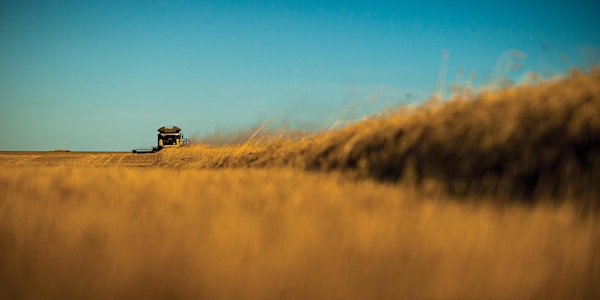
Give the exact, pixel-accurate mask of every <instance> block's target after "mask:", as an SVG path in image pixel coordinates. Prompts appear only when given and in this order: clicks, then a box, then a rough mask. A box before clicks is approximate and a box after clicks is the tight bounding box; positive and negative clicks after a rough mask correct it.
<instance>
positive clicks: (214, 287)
mask: <svg viewBox="0 0 600 300" xmlns="http://www.w3.org/2000/svg"><path fill="white" fill-rule="evenodd" d="M5 170H6V171H7V172H4V173H2V174H1V175H0V189H1V190H2V196H1V197H0V237H1V238H0V282H2V288H0V297H1V298H3V299H11V298H19V299H39V298H44V299H64V298H77V299H82V298H85V299H94V298H95V299H107V298H110V299H124V298H129V299H130V298H144V299H148V298H154V299H156V298H178V299H198V298H200V299H203V298H208V299H223V298H228V299H231V298H235V299H281V298H291V299H306V298H321V299H323V298H326V299H373V298H387V299H389V298H410V299H419V298H427V299H430V298H438V299H439V298H454V299H458V298H460V299H468V298H471V299H482V298H495V299H514V298H538V299H539V298H548V297H550V298H580V299H581V298H592V297H595V296H598V295H600V294H599V289H598V286H597V285H596V283H597V282H598V279H600V259H599V258H598V256H597V253H598V250H599V249H600V243H599V241H600V224H599V223H598V220H597V218H595V216H593V215H591V216H590V215H588V216H587V217H582V216H581V212H580V211H578V210H577V208H576V207H574V206H570V205H563V206H558V207H556V206H549V205H538V206H535V207H533V208H528V207H520V206H514V205H504V206H503V207H501V208H498V207H495V206H492V205H491V204H479V205H474V204H465V203H459V202H452V201H448V200H449V199H448V197H447V196H431V195H429V196H424V195H422V194H420V193H418V192H415V191H412V190H410V189H405V188H401V187H398V186H395V185H389V184H383V183H376V182H372V181H364V180H361V181H356V180H349V179H347V178H346V177H345V176H343V174H339V173H330V174H319V173H305V172H300V171H296V170H291V169H266V170H252V169H237V170H229V169H224V170H205V171H195V170H161V169H145V170H140V169H127V168H70V167H63V168H61V167H58V168H57V167H41V168H22V169H11V168H8V169H5Z"/></svg>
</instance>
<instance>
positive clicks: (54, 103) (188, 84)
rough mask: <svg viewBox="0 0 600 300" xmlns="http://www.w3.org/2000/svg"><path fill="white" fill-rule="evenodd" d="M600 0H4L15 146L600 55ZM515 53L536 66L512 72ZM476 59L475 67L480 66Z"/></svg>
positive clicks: (272, 109)
mask: <svg viewBox="0 0 600 300" xmlns="http://www.w3.org/2000/svg"><path fill="white" fill-rule="evenodd" d="M598 12H600V2H598V1H576V0H574V1H497V2H487V1H449V2H445V1H439V2H438V1H429V2H427V1H84V0H81V1H60V0H57V1H5V0H0V125H1V126H2V128H3V130H2V131H0V141H1V142H0V151H19V150H22V151H38V150H39V151H45V150H52V149H70V150H74V151H88V150H89V151H128V150H131V149H133V148H140V147H149V146H152V145H154V144H155V136H156V129H157V128H159V127H161V126H163V125H178V126H179V127H181V128H183V129H184V132H185V133H186V134H188V135H191V134H195V135H198V136H203V135H206V134H210V133H212V132H215V131H219V130H220V131H223V130H224V131H227V130H237V129H243V128H246V127H248V126H253V125H255V124H259V123H263V122H272V123H271V124H272V126H280V125H282V124H285V125H286V126H289V127H296V128H298V129H310V130H315V129H322V128H328V127H329V126H331V125H332V124H333V123H335V121H336V120H351V119H359V118H361V117H363V116H364V115H368V114H372V113H375V112H377V111H378V110H381V109H383V108H385V107H387V106H389V105H395V104H401V103H419V102H422V101H424V100H426V99H427V98H428V97H430V96H431V95H432V93H436V92H437V93H440V92H442V93H444V91H447V89H448V88H449V87H450V85H452V84H453V83H458V84H465V83H467V82H468V81H471V82H472V83H473V84H474V85H475V86H485V85H489V83H490V82H492V81H493V80H494V78H496V77H499V76H504V75H507V76H509V77H512V78H515V79H517V78H519V77H520V76H522V75H523V74H524V73H525V72H526V71H536V72H540V73H541V74H542V75H544V76H546V77H549V76H556V75H560V74H563V73H565V72H567V71H568V70H570V69H571V68H573V67H579V68H589V67H590V65H591V64H597V63H599V62H600V61H599V55H600V30H599V29H598V28H600V18H598V16H597V14H598ZM511 61H513V62H516V63H519V64H521V65H522V68H521V69H519V70H516V71H511V72H510V73H509V74H506V72H508V71H507V70H508V67H507V66H508V65H509V63H510V62H511ZM469 74H475V76H473V77H472V76H469Z"/></svg>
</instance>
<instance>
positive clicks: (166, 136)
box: [132, 126, 191, 153]
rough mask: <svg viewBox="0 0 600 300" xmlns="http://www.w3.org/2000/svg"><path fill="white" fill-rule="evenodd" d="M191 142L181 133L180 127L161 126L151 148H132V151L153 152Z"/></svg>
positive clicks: (183, 145) (186, 144)
mask: <svg viewBox="0 0 600 300" xmlns="http://www.w3.org/2000/svg"><path fill="white" fill-rule="evenodd" d="M190 145H191V142H190V140H189V139H188V138H186V137H184V136H183V134H182V133H181V128H179V127H177V126H171V127H167V126H163V127H161V128H159V129H158V141H157V145H156V146H155V147H152V149H134V150H132V152H133V153H155V152H158V151H160V150H162V149H163V148H175V147H185V146H190Z"/></svg>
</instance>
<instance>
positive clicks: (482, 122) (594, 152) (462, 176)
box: [164, 69, 600, 202]
mask: <svg viewBox="0 0 600 300" xmlns="http://www.w3.org/2000/svg"><path fill="white" fill-rule="evenodd" d="M165 155H174V156H188V158H189V159H187V160H186V161H187V162H188V163H184V164H179V165H178V167H201V168H215V167H217V168H219V167H288V166H291V167H298V168H302V169H307V170H325V171H342V172H345V173H350V174H354V175H357V176H358V177H360V178H374V179H378V180H383V181H393V182H399V181H400V182H411V183H414V184H416V185H417V186H424V185H428V184H430V183H432V182H433V183H434V184H436V185H441V186H442V188H443V189H444V190H446V191H447V192H449V193H451V194H455V195H464V194H492V195H495V196H500V197H504V198H514V197H518V198H526V199H532V198H535V197H537V196H553V197H579V198H581V199H588V200H590V199H597V198H598V197H597V196H598V195H600V185H598V184H597V183H598V182H600V69H595V70H593V71H591V72H589V73H581V72H579V71H573V72H572V74H571V75H570V76H569V77H567V78H565V79H562V80H559V81H552V82H545V83H541V84H537V85H523V86H518V87H512V88H508V89H504V90H501V91H495V92H482V93H480V94H479V95H477V96H475V97H473V99H470V100H466V99H463V98H461V97H457V98H454V99H452V100H450V101H447V102H445V103H441V104H434V105H424V106H422V107H420V108H416V109H408V108H404V109H399V110H397V111H396V112H395V113H393V114H391V115H386V116H385V117H377V118H371V119H368V120H366V121H362V122H359V123H356V124H354V125H351V126H348V127H346V128H343V129H341V130H336V131H332V132H328V133H324V134H320V135H317V136H312V137H304V138H303V137H298V136H296V137H294V138H285V137H282V136H274V137H273V138H270V139H269V138H267V139H264V138H263V139H260V140H253V139H252V138H250V139H247V140H246V142H245V143H243V144H241V145H234V146H224V147H212V146H206V145H200V146H198V147H192V149H184V150H178V151H174V152H172V153H165ZM193 157H197V158H198V159H197V160H194V159H193ZM168 161H176V160H168ZM164 166H166V167H168V166H169V163H165V164H164ZM588 200H586V201H588ZM594 201H595V202H597V200H594Z"/></svg>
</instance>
